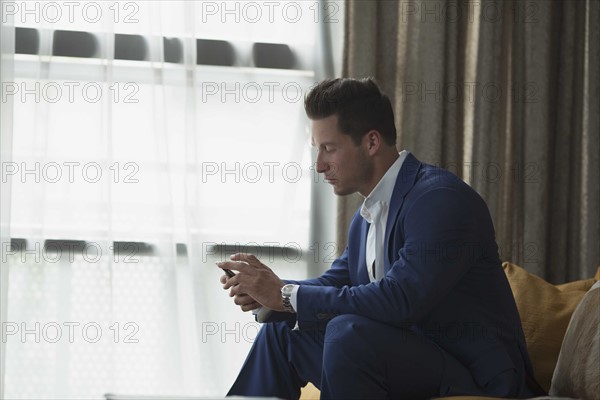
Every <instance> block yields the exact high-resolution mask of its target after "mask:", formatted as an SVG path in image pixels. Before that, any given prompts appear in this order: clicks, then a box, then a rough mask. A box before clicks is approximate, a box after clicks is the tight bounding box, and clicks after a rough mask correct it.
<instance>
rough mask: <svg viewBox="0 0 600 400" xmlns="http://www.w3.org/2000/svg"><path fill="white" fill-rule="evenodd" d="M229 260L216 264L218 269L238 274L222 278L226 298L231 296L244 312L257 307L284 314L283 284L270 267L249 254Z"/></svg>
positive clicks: (235, 255) (240, 254) (242, 254)
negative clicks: (226, 293)
mask: <svg viewBox="0 0 600 400" xmlns="http://www.w3.org/2000/svg"><path fill="white" fill-rule="evenodd" d="M230 258H231V261H224V262H220V263H217V266H218V267H219V268H228V269H231V270H234V271H238V273H237V274H236V275H235V276H234V277H232V278H227V276H223V277H221V283H223V289H229V296H231V297H234V302H235V304H238V305H240V306H242V310H244V311H248V310H253V309H255V308H258V306H259V305H263V306H265V307H268V308H270V309H272V310H275V311H285V309H284V308H283V302H282V300H281V288H282V287H283V285H284V283H283V281H282V280H281V279H279V277H278V276H277V275H275V273H273V271H272V270H271V268H269V267H267V266H266V265H264V264H263V263H261V262H260V261H258V259H257V258H256V257H255V256H254V255H252V254H244V253H237V254H234V255H232V256H231V257H230ZM223 278H225V279H223ZM257 302H258V303H260V304H257Z"/></svg>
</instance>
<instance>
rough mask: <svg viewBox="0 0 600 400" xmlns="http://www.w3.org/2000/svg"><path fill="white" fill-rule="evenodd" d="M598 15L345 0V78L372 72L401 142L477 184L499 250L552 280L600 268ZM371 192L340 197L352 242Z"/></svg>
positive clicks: (588, 9)
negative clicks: (354, 224) (355, 220)
mask: <svg viewBox="0 0 600 400" xmlns="http://www.w3.org/2000/svg"><path fill="white" fill-rule="evenodd" d="M599 20H600V2H599V1H597V0H581V1H571V0H564V1H547V0H527V1H496V0H479V1H477V2H473V1H453V0H448V1H443V0H423V1H372V0H364V1H357V0H350V1H349V2H348V3H347V5H346V27H345V47H344V72H343V74H344V76H350V77H363V76H373V77H375V78H376V79H377V81H378V82H379V84H380V85H381V86H382V88H383V89H384V90H385V91H386V93H387V94H388V95H389V96H390V97H391V99H392V102H393V104H394V108H395V112H396V126H397V128H398V148H399V149H407V150H410V151H412V152H413V153H414V154H415V155H416V157H417V158H419V159H420V160H422V161H424V162H427V163H430V164H437V165H440V166H442V167H445V168H448V169H450V170H451V171H453V172H455V173H457V174H458V175H459V176H461V177H462V178H463V179H464V180H465V181H467V182H468V183H469V184H471V185H472V186H473V187H474V188H475V189H476V190H477V191H478V192H479V193H480V194H481V195H482V197H483V198H484V199H485V201H486V202H487V204H488V206H489V208H490V211H491V213H492V217H493V219H494V224H495V227H496V235H497V241H498V244H499V247H500V253H501V259H502V260H503V261H504V260H509V261H512V262H515V263H518V264H520V265H522V266H523V267H525V268H526V269H527V270H528V271H530V272H532V273H535V274H538V275H540V276H542V277H544V278H546V279H548V280H550V281H552V282H564V281H567V280H573V279H578V278H588V277H590V276H593V274H594V271H595V269H596V267H597V266H598V265H600V189H599V187H600V172H599V171H600V163H599V157H600V139H599V136H600V134H599V133H600V124H599V115H600V100H599V97H600V96H599V84H600V73H599V71H600V24H599V23H598V21H599ZM361 201H362V199H361V198H360V196H358V195H355V196H354V197H345V198H340V199H339V204H338V241H339V242H340V244H342V245H344V246H345V242H346V235H347V231H348V224H349V221H350V218H351V216H352V214H353V213H354V211H355V210H356V208H357V206H358V205H359V204H360V202H361ZM340 247H341V248H343V246H340Z"/></svg>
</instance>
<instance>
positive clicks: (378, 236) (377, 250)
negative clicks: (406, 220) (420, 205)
mask: <svg viewBox="0 0 600 400" xmlns="http://www.w3.org/2000/svg"><path fill="white" fill-rule="evenodd" d="M407 154H408V152H407V151H406V150H403V151H401V152H400V155H399V157H398V159H397V160H396V161H395V162H394V163H393V164H392V166H391V167H390V168H389V169H388V170H387V172H386V173H385V175H383V178H381V180H380V181H379V182H378V183H377V185H376V186H375V188H374V189H373V190H372V191H371V193H369V195H368V196H367V197H365V200H364V201H363V204H362V207H361V208H360V215H361V216H362V217H363V218H364V219H365V220H366V221H367V222H368V223H369V232H368V233H367V243H366V248H365V258H366V262H367V270H368V273H369V279H370V280H371V282H375V281H377V280H380V279H381V278H383V273H384V271H383V265H384V254H385V253H384V247H385V244H384V240H385V228H386V225H387V217H388V213H389V209H390V200H391V198H392V193H393V191H394V186H395V185H396V178H397V177H398V173H399V172H400V168H402V164H403V163H404V160H405V159H406V155H407Z"/></svg>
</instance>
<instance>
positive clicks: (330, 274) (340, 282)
mask: <svg viewBox="0 0 600 400" xmlns="http://www.w3.org/2000/svg"><path fill="white" fill-rule="evenodd" d="M285 282H286V283H294V284H297V285H305V286H332V287H336V288H341V287H343V286H345V285H350V283H351V282H350V273H349V271H348V247H346V249H345V250H344V252H343V253H342V255H341V256H340V257H339V258H337V259H335V260H334V261H333V263H332V264H331V268H329V269H328V270H327V271H325V272H324V273H323V275H321V276H320V277H318V278H314V279H305V280H301V281H292V280H286V281H285Z"/></svg>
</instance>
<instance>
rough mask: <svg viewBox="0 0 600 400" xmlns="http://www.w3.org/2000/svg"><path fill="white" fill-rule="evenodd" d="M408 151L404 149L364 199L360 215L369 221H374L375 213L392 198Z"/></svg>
mask: <svg viewBox="0 0 600 400" xmlns="http://www.w3.org/2000/svg"><path fill="white" fill-rule="evenodd" d="M407 155H408V152H407V151H406V150H402V151H401V152H400V154H399V157H398V158H397V159H396V161H394V163H393V164H392V165H391V166H390V168H388V170H387V171H386V173H385V174H384V175H383V177H382V178H381V179H380V180H379V182H377V185H375V188H374V189H373V190H372V191H371V193H369V195H368V196H367V197H365V200H364V201H363V204H362V207H361V209H360V215H361V216H362V217H363V218H364V219H365V220H366V221H367V222H368V223H370V224H371V223H373V219H374V218H375V215H377V214H378V213H379V212H380V210H381V207H382V206H383V205H387V204H388V203H389V201H390V199H391V198H392V192H393V191H394V186H395V185H396V178H397V177H398V173H399V172H400V168H401V167H402V163H404V160H405V159H406V156H407Z"/></svg>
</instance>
